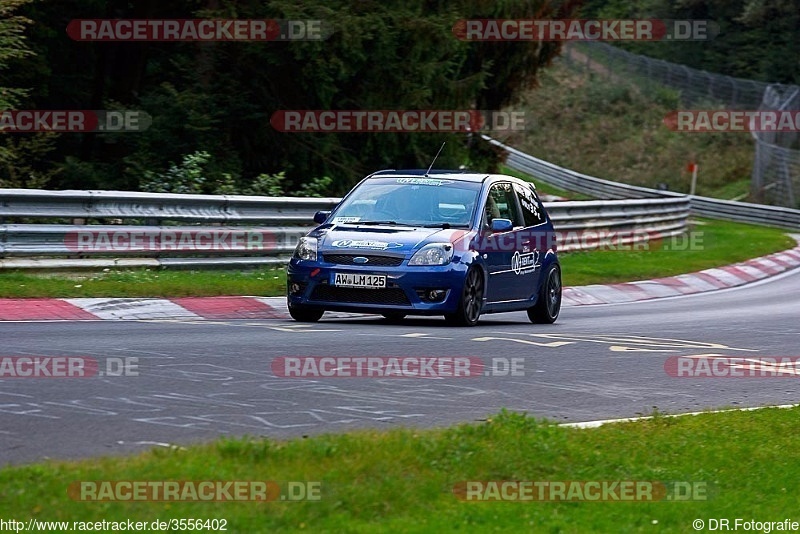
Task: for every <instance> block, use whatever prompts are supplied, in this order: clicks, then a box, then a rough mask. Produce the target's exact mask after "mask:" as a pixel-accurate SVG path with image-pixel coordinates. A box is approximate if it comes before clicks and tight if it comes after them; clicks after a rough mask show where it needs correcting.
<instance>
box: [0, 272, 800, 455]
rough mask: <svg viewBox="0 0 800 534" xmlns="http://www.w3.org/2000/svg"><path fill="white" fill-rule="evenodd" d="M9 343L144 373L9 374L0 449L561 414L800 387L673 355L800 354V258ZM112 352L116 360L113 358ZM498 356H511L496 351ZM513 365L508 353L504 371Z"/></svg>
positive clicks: (797, 392) (700, 405)
mask: <svg viewBox="0 0 800 534" xmlns="http://www.w3.org/2000/svg"><path fill="white" fill-rule="evenodd" d="M0 339H2V351H1V352H2V355H6V356H7V355H14V356H89V357H92V358H96V359H97V360H98V361H99V362H101V368H102V367H103V365H105V362H108V361H114V362H118V361H121V360H119V359H124V358H136V359H137V360H127V361H128V362H134V361H135V362H136V363H137V364H138V369H137V371H138V375H136V376H102V377H100V376H95V377H91V378H35V379H32V378H6V379H3V380H0V463H2V464H20V463H28V462H33V461H38V460H42V459H45V458H59V459H60V458H84V457H90V456H97V455H114V454H125V453H132V452H138V451H141V450H144V449H146V448H150V447H153V446H168V445H170V444H178V445H184V444H190V443H196V442H203V441H208V440H211V439H214V438H217V437H219V436H223V435H225V436H240V435H250V436H268V437H272V438H287V437H293V436H304V435H314V434H319V433H323V432H344V431H349V430H353V429H358V428H377V429H390V428H396V427H400V426H414V427H437V426H445V425H451V424H454V423H458V422H469V421H480V420H483V419H485V418H487V417H489V416H491V415H492V414H494V413H497V412H498V411H499V410H500V409H501V408H508V409H510V410H518V411H523V412H527V413H528V414H531V415H535V416H540V417H547V418H550V419H553V420H556V421H560V422H567V421H588V420H595V419H607V418H616V417H631V416H637V415H644V414H649V413H652V411H653V409H654V408H657V409H658V410H659V411H661V412H668V413H680V412H692V411H698V410H703V409H709V408H723V407H749V406H760V405H771V404H789V403H794V402H798V401H800V378H798V377H787V376H784V377H780V378H676V377H673V376H670V375H669V374H668V373H667V372H666V371H665V369H664V363H665V361H666V359H667V358H668V357H670V356H676V355H679V356H701V357H702V355H708V354H721V355H728V356H733V357H745V356H746V357H749V358H755V357H769V356H771V357H775V356H792V357H800V346H798V340H800V269H795V270H794V271H791V272H789V273H786V274H784V275H780V276H777V277H775V278H771V279H767V280H765V281H762V282H756V283H753V284H749V285H747V286H744V287H740V288H734V289H729V290H722V291H716V292H711V293H705V294H700V295H692V296H685V297H677V298H667V299H658V300H651V301H645V302H638V303H630V304H618V305H597V306H579V307H566V308H564V309H562V314H561V317H560V318H559V320H558V322H557V323H556V324H554V325H533V324H530V323H529V322H528V319H527V316H526V315H525V314H524V313H510V314H498V315H486V316H484V317H483V318H482V319H481V323H480V324H479V325H478V326H477V327H475V328H451V327H448V326H446V325H445V323H444V321H443V320H442V319H440V318H418V319H416V318H410V319H407V320H406V321H404V322H403V323H401V324H399V325H393V324H388V323H386V322H384V321H383V320H381V319H380V318H373V317H369V318H364V317H349V318H344V319H327V320H326V319H324V318H323V320H322V321H321V322H319V323H316V324H312V325H300V324H298V323H294V322H292V321H290V320H258V321H218V322H215V321H167V320H164V321H156V320H154V321H76V322H8V323H2V324H0ZM281 356H418V357H419V356H438V357H443V356H471V357H480V358H483V359H484V361H486V362H487V363H489V365H490V366H491V365H493V364H491V363H490V361H491V358H506V359H509V360H510V359H511V358H521V359H523V360H522V365H523V367H524V373H517V374H523V375H524V376H480V377H472V378H447V379H443V378H435V379H433V378H313V379H311V378H282V377H277V376H274V375H273V372H272V370H271V362H272V360H273V359H274V358H277V357H281ZM109 358H111V359H114V358H116V359H117V360H109ZM500 361H501V362H502V360H500ZM501 367H503V366H501V365H499V364H498V370H499V369H500V368H501Z"/></svg>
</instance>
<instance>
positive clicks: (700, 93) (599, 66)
mask: <svg viewBox="0 0 800 534" xmlns="http://www.w3.org/2000/svg"><path fill="white" fill-rule="evenodd" d="M562 58H563V62H564V63H565V64H566V65H567V66H568V67H570V68H572V69H574V70H578V71H581V72H591V73H593V74H595V75H596V76H599V77H601V78H605V79H607V80H609V81H610V82H614V83H624V84H630V83H633V84H635V85H636V86H637V87H639V88H640V89H641V90H642V91H644V92H650V93H655V92H656V91H662V90H664V89H665V88H667V89H671V90H674V91H676V92H677V94H678V96H679V99H680V103H681V105H682V106H684V107H686V108H694V109H714V108H725V109H739V110H760V111H784V110H785V111H788V110H800V87H798V86H795V85H779V84H768V83H765V82H760V81H756V80H747V79H743V78H735V77H732V76H725V75H722V74H715V73H711V72H707V71H704V70H699V69H694V68H691V67H687V66H685V65H679V64H676V63H670V62H668V61H664V60H661V59H655V58H650V57H647V56H642V55H638V54H633V53H631V52H628V51H626V50H622V49H620V48H617V47H615V46H611V45H609V44H606V43H601V42H596V41H589V42H575V43H570V44H569V46H567V47H566V49H565V52H564V54H563V56H562ZM752 136H753V138H754V141H755V155H754V159H753V172H752V180H751V195H752V197H753V198H754V199H755V200H756V201H757V202H763V203H765V204H773V205H777V206H787V207H792V208H796V207H800V135H798V132H797V131H793V132H753V133H752Z"/></svg>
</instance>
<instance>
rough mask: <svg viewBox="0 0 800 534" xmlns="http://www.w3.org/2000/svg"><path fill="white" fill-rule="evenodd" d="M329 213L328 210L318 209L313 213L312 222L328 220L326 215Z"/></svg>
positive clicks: (318, 222) (328, 215)
mask: <svg viewBox="0 0 800 534" xmlns="http://www.w3.org/2000/svg"><path fill="white" fill-rule="evenodd" d="M330 215H331V212H329V211H318V212H317V213H315V214H314V222H315V223H317V224H322V223H324V222H325V221H327V220H328V217H330Z"/></svg>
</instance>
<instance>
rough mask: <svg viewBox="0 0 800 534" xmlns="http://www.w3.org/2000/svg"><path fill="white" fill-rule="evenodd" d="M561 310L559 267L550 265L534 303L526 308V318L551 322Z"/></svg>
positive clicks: (532, 320) (544, 322)
mask: <svg viewBox="0 0 800 534" xmlns="http://www.w3.org/2000/svg"><path fill="white" fill-rule="evenodd" d="M560 311H561V267H559V265H558V264H557V263H554V264H552V265H550V267H549V268H548V269H547V272H546V274H545V275H544V280H543V281H542V287H541V288H540V289H539V296H538V298H537V299H536V304H535V305H533V306H532V307H530V308H528V319H530V320H531V322H532V323H541V324H552V323H554V322H556V319H558V314H559V312H560Z"/></svg>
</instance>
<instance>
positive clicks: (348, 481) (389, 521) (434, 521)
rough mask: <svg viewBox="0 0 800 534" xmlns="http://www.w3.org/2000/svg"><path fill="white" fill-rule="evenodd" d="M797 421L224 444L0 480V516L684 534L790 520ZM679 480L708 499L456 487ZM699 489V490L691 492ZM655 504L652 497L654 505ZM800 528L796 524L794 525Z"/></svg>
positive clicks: (479, 429) (496, 427)
mask: <svg viewBox="0 0 800 534" xmlns="http://www.w3.org/2000/svg"><path fill="white" fill-rule="evenodd" d="M798 433H800V409H797V408H793V409H770V410H762V411H756V412H728V413H721V414H703V415H699V416H688V417H680V418H664V417H656V418H655V419H653V420H649V421H641V422H635V423H625V424H615V425H607V426H603V427H600V428H596V429H591V430H577V429H570V428H563V427H558V426H555V425H553V424H550V423H546V422H542V421H536V420H533V419H530V418H526V417H524V416H522V415H517V414H501V415H500V416H498V417H496V418H494V419H493V420H491V421H489V422H487V423H483V424H473V425H462V426H458V427H455V428H450V429H445V430H425V431H423V430H411V429H404V430H394V431H390V432H362V433H353V434H344V435H325V436H320V437H313V438H310V439H297V440H293V441H289V442H275V441H268V440H265V441H260V440H259V441H254V440H230V439H225V440H221V441H217V442H215V443H212V444H209V445H205V446H195V447H190V448H188V449H187V450H169V449H156V450H154V451H152V452H148V453H144V454H141V455H138V456H134V457H125V458H108V459H93V460H90V461H85V462H49V463H44V464H36V465H30V466H24V467H15V468H6V469H4V470H2V471H0V517H2V518H4V519H10V518H16V519H21V520H27V519H28V518H30V517H33V518H38V519H42V520H69V521H77V520H90V521H97V520H100V519H105V520H123V519H132V520H141V521H148V522H149V521H152V520H154V519H156V518H158V519H161V520H167V519H170V518H224V519H226V520H227V521H228V531H230V532H278V531H281V532H295V531H315V532H454V531H460V532H489V531H491V532H522V531H524V532H576V533H577V532H581V533H582V532H642V531H655V530H658V531H659V532H690V531H692V521H694V520H696V519H703V520H705V522H706V525H708V524H709V523H708V520H709V519H712V518H729V519H731V520H732V521H733V519H734V518H744V519H745V520H750V519H755V520H759V521H783V520H784V519H785V518H786V517H791V511H792V510H794V509H796V507H797V490H796V482H797V479H798V477H800V449H798V448H797V447H796V438H795V436H796V435H797V434H798ZM100 480H102V481H118V480H127V481H132V480H147V481H163V480H182V481H187V480H191V481H200V480H222V481H228V480H238V481H258V480H262V481H264V480H272V481H278V482H281V483H286V482H288V481H314V482H319V483H320V489H321V491H320V498H319V500H315V501H304V502H285V501H283V502H281V501H277V502H259V503H256V502H241V503H239V502H217V503H208V502H205V503H202V502H171V503H163V502H155V503H154V502H135V503H132V502H81V501H75V500H72V499H71V498H70V497H68V495H67V488H68V486H69V485H70V483H72V482H75V481H100ZM490 480H492V481H499V480H526V481H663V482H666V481H684V482H691V483H695V486H694V487H697V488H699V487H701V484H705V485H706V489H707V490H708V491H707V496H708V498H707V500H700V501H691V502H685V501H681V502H676V501H675V500H669V501H666V500H664V501H659V502H605V501H600V502H552V501H551V502H464V501H462V500H459V499H458V498H456V496H454V493H453V488H454V485H455V484H456V483H458V482H462V481H490ZM698 483H699V484H698ZM654 495H655V493H654ZM795 519H796V518H795Z"/></svg>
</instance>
